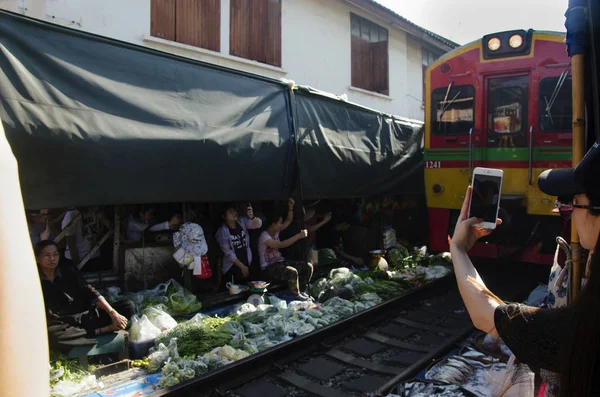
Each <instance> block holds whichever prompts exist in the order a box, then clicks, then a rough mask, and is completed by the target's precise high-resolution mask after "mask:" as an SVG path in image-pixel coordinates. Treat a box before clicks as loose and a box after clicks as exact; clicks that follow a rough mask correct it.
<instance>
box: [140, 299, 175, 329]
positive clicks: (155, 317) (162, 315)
mask: <svg viewBox="0 0 600 397" xmlns="http://www.w3.org/2000/svg"><path fill="white" fill-rule="evenodd" d="M165 309H166V308H165V307H163V306H162V305H158V306H150V307H148V308H146V310H144V315H146V316H147V317H148V320H150V322H151V323H152V324H154V325H155V326H156V327H157V328H158V329H160V331H161V332H164V331H168V330H170V329H173V328H175V327H176V326H177V321H175V319H174V318H173V317H171V316H170V315H169V314H168V313H167V311H166V310H165Z"/></svg>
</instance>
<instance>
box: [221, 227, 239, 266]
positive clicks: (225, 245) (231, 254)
mask: <svg viewBox="0 0 600 397" xmlns="http://www.w3.org/2000/svg"><path fill="white" fill-rule="evenodd" d="M215 237H216V239H217V243H219V247H220V248H221V251H222V252H223V256H224V257H225V258H226V259H228V260H230V261H231V262H232V263H233V264H234V265H236V266H237V267H240V265H242V266H244V264H243V263H242V262H240V261H239V260H238V258H237V256H236V255H235V250H234V249H233V248H232V247H231V242H230V241H229V237H228V236H227V233H226V232H225V229H224V228H223V227H221V228H219V230H217V234H216V235H215ZM240 268H241V267H240Z"/></svg>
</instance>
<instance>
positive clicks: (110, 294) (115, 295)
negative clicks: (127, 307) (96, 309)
mask: <svg viewBox="0 0 600 397" xmlns="http://www.w3.org/2000/svg"><path fill="white" fill-rule="evenodd" d="M119 295H121V288H119V287H108V288H107V289H106V299H107V300H108V301H109V302H111V303H112V302H116V301H118V300H119Z"/></svg>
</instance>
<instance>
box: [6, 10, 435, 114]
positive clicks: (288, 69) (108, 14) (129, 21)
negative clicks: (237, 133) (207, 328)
mask: <svg viewBox="0 0 600 397" xmlns="http://www.w3.org/2000/svg"><path fill="white" fill-rule="evenodd" d="M229 6H230V2H229V0H221V8H222V10H221V51H220V53H216V52H212V51H208V50H204V49H200V48H195V47H191V46H188V45H184V44H179V43H173V42H168V41H165V40H162V39H158V38H154V37H151V36H150V0H125V1H124V0H102V1H98V0H0V8H3V9H7V10H10V11H13V12H19V13H22V14H24V15H27V16H31V17H35V18H40V19H45V20H47V21H50V22H54V23H58V24H61V25H64V26H68V27H72V28H76V29H81V30H84V31H88V32H91V33H95V34H99V35H102V36H107V37H112V38H115V39H119V40H123V41H127V42H131V43H135V44H139V45H144V46H148V47H152V48H155V49H158V50H162V51H167V52H171V53H175V54H178V55H182V56H186V57H190V58H195V59H198V60H201V61H206V62H210V63H213V64H217V65H221V66H226V67H231V68H235V69H239V70H244V71H247V72H250V73H256V74H260V75H263V76H269V77H273V78H282V77H285V78H287V79H290V80H294V81H295V82H296V84H301V85H309V86H311V87H314V88H317V89H320V90H323V91H328V92H331V93H333V94H336V95H342V94H346V95H347V96H348V99H349V100H350V101H352V102H356V103H359V104H361V105H364V106H367V107H370V108H373V109H376V110H379V111H382V112H386V113H393V114H396V115H400V116H404V117H410V118H414V119H419V120H423V104H422V78H423V77H422V68H421V64H422V61H421V48H420V45H419V43H418V42H417V41H416V40H413V39H411V38H410V37H408V36H407V35H406V34H405V33H404V32H403V31H401V30H400V29H399V28H397V27H393V26H390V24H389V23H387V22H385V21H382V20H379V19H378V18H377V17H375V16H373V15H371V14H369V13H367V12H365V11H363V10H361V9H358V8H356V7H354V6H353V5H351V4H349V3H347V2H346V1H344V0H282V68H277V67H273V66H270V65H264V64H261V63H258V62H254V61H249V60H245V59H241V58H236V57H233V56H230V55H229ZM350 12H353V13H355V14H357V15H360V16H362V17H364V18H367V19H369V20H371V21H373V22H374V23H377V24H378V25H380V26H382V27H385V28H387V29H388V31H389V70H390V76H389V84H390V87H389V88H390V95H389V96H384V95H380V94H377V93H370V92H367V91H364V90H359V89H354V88H352V87H351V86H350V82H351V62H350V58H351V47H350V43H351V34H350Z"/></svg>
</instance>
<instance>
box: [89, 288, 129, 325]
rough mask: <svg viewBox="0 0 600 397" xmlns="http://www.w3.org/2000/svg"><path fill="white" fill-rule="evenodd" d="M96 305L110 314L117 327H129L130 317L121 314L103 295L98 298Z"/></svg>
mask: <svg viewBox="0 0 600 397" xmlns="http://www.w3.org/2000/svg"><path fill="white" fill-rule="evenodd" d="M96 307H97V308H98V309H102V310H104V311H105V312H106V313H107V314H108V315H109V316H110V319H111V320H112V323H113V324H114V325H115V326H116V327H117V328H119V329H125V328H127V321H128V319H127V318H125V316H122V315H121V314H119V312H117V311H116V310H115V309H113V308H112V306H111V305H110V303H108V302H107V301H106V299H104V297H103V296H100V297H99V298H98V300H97V301H96Z"/></svg>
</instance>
